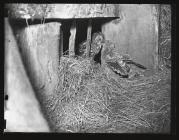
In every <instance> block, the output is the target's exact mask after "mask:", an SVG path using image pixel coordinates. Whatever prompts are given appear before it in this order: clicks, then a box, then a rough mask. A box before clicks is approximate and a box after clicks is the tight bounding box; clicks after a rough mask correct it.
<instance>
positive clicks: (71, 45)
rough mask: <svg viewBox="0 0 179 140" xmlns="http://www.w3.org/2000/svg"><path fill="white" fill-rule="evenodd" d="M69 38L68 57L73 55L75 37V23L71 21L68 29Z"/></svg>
mask: <svg viewBox="0 0 179 140" xmlns="http://www.w3.org/2000/svg"><path fill="white" fill-rule="evenodd" d="M70 34H71V35H70V38H69V56H74V55H75V37H76V21H73V23H72V26H71V28H70Z"/></svg>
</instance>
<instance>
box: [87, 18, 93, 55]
mask: <svg viewBox="0 0 179 140" xmlns="http://www.w3.org/2000/svg"><path fill="white" fill-rule="evenodd" d="M91 30H92V20H91V19H89V21H88V30H87V48H86V49H87V57H89V56H90V49H91V48H90V46H91V45H90V42H91Z"/></svg>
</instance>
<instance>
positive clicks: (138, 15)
mask: <svg viewBox="0 0 179 140" xmlns="http://www.w3.org/2000/svg"><path fill="white" fill-rule="evenodd" d="M118 6H119V14H120V16H121V20H120V22H118V23H116V22H110V23H106V24H105V25H104V26H103V28H102V31H103V33H104V34H105V37H106V39H108V40H111V41H113V42H114V43H115V45H116V48H117V49H116V51H118V52H119V53H127V54H129V55H130V56H131V57H132V58H133V59H134V60H136V61H137V62H139V63H141V64H143V65H144V66H146V67H148V68H149V69H151V70H153V69H155V67H156V65H157V51H158V50H157V48H158V22H157V11H156V6H154V5H150V4H142V5H141V4H120V5H118Z"/></svg>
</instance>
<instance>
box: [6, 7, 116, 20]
mask: <svg viewBox="0 0 179 140" xmlns="http://www.w3.org/2000/svg"><path fill="white" fill-rule="evenodd" d="M7 8H8V10H9V16H10V17H11V18H43V17H44V18H61V19H68V18H94V17H117V16H118V12H116V9H115V6H114V5H113V4H7Z"/></svg>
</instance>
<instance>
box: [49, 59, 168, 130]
mask: <svg viewBox="0 0 179 140" xmlns="http://www.w3.org/2000/svg"><path fill="white" fill-rule="evenodd" d="M107 75H108V76H107ZM109 75H110V74H109V73H106V71H105V70H104V69H103V68H101V67H100V65H96V64H93V63H91V61H90V60H88V59H74V58H68V57H62V58H61V60H60V66H59V83H58V86H57V89H56V93H55V94H54V95H50V96H49V97H47V98H46V107H47V108H48V109H47V110H48V113H47V115H48V116H49V121H50V122H51V124H52V127H53V128H54V130H53V131H57V132H88V133H97V132H99V133H108V132H112V133H133V132H147V133H149V132H156V133H157V132H169V129H170V71H169V70H167V69H164V70H163V71H161V72H160V73H158V74H155V75H153V76H149V77H145V76H143V77H139V78H137V79H134V80H130V81H129V80H127V79H121V78H120V77H117V76H116V78H112V77H111V78H110V77H109Z"/></svg>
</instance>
